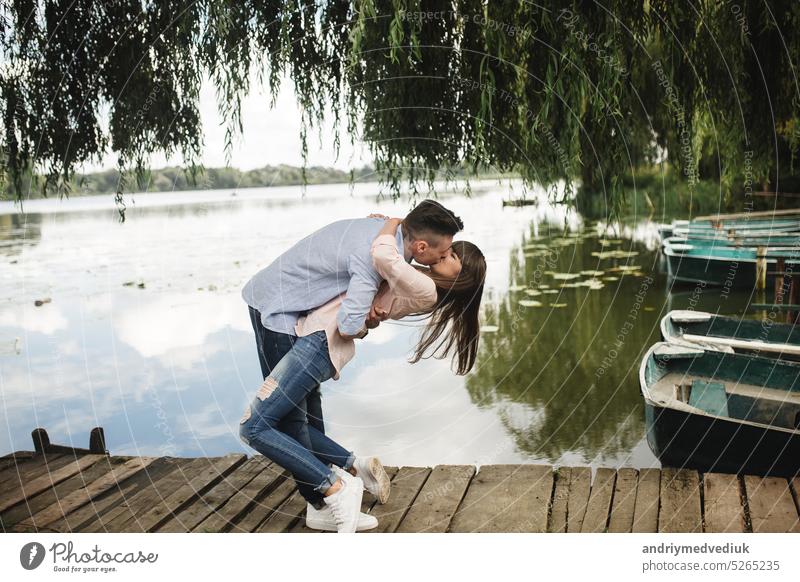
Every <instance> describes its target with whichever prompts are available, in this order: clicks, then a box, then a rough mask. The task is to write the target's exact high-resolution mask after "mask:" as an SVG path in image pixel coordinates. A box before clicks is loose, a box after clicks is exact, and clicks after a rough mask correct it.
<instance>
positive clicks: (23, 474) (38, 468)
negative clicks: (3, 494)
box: [0, 453, 75, 489]
mask: <svg viewBox="0 0 800 582" xmlns="http://www.w3.org/2000/svg"><path fill="white" fill-rule="evenodd" d="M74 460H75V457H74V456H72V455H65V454H55V453H51V454H49V455H47V456H44V455H37V456H36V458H35V459H31V460H30V461H28V462H26V463H23V464H21V465H17V466H12V467H10V468H9V469H7V470H6V471H5V472H4V473H3V474H2V475H0V488H3V489H6V488H8V487H19V484H20V483H24V482H25V481H31V480H33V479H36V478H38V477H41V476H42V475H44V474H45V473H47V472H48V470H50V471H55V470H56V469H60V468H61V467H63V466H64V465H66V464H67V463H69V462H70V461H74Z"/></svg>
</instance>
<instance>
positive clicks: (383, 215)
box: [367, 212, 389, 220]
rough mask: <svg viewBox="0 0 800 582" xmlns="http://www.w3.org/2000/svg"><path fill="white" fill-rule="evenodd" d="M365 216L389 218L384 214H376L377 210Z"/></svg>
mask: <svg viewBox="0 0 800 582" xmlns="http://www.w3.org/2000/svg"><path fill="white" fill-rule="evenodd" d="M367 218H381V219H383V220H389V217H388V216H386V215H385V214H378V213H377V212H375V213H373V214H370V215H369V216H367Z"/></svg>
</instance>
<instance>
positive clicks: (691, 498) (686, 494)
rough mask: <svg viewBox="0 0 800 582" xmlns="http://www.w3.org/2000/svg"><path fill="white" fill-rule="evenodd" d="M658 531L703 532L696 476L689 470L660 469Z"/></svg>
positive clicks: (698, 483)
mask: <svg viewBox="0 0 800 582" xmlns="http://www.w3.org/2000/svg"><path fill="white" fill-rule="evenodd" d="M658 531H659V532H666V533H676V532H701V531H703V520H702V508H701V506H700V476H699V475H698V474H697V471H690V470H689V469H672V468H669V467H665V468H663V469H661V510H660V511H659V514H658Z"/></svg>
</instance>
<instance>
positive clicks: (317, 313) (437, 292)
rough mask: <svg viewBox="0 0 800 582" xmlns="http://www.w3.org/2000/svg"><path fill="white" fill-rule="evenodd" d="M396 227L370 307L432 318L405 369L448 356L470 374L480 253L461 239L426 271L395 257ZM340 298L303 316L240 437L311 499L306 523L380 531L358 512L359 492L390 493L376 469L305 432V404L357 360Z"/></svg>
mask: <svg viewBox="0 0 800 582" xmlns="http://www.w3.org/2000/svg"><path fill="white" fill-rule="evenodd" d="M401 223H402V219H396V218H395V219H388V220H386V223H385V224H384V226H383V228H382V229H381V231H380V232H379V234H378V236H377V237H376V238H375V241H374V242H373V245H372V258H373V263H374V265H375V268H376V270H377V271H378V273H379V274H380V275H381V277H383V278H384V279H385V281H386V285H382V286H381V289H380V290H379V292H378V294H377V295H376V297H375V300H374V302H373V309H374V310H376V311H377V312H379V313H382V314H384V315H385V316H386V317H388V318H391V319H400V318H402V317H405V316H407V315H411V314H429V322H428V324H427V326H426V328H425V330H424V331H423V334H422V337H421V339H420V342H419V344H418V345H417V348H416V350H415V353H414V357H413V358H412V359H411V362H412V363H414V362H418V361H419V360H420V359H422V358H424V357H429V356H435V357H446V356H447V355H448V354H450V353H452V354H453V356H452V357H453V361H454V363H455V364H456V371H457V373H458V374H466V373H467V372H468V371H469V370H470V369H471V368H472V366H473V364H474V362H475V355H476V353H477V349H478V335H479V326H478V315H479V310H480V301H481V296H482V294H483V282H484V279H485V275H486V261H485V259H484V257H483V254H482V253H481V252H480V250H479V249H478V247H476V246H475V245H473V244H472V243H469V242H466V241H457V242H454V243H453V245H452V247H451V249H450V253H449V254H448V255H447V256H446V257H445V258H444V259H442V260H441V261H439V262H438V263H437V264H435V265H432V266H431V267H430V269H425V268H422V267H415V266H412V265H410V264H408V263H406V261H405V259H404V258H403V256H402V255H400V254H399V253H398V250H397V243H396V235H397V229H398V228H399V227H400V225H401ZM343 297H344V296H343V295H342V296H340V297H337V298H335V299H333V300H331V301H330V302H328V303H327V304H325V305H323V306H321V307H319V308H317V309H315V310H314V311H313V312H311V313H309V314H308V315H306V316H305V317H302V318H300V320H299V321H298V322H297V325H296V328H295V331H296V334H297V336H298V339H297V341H296V342H295V344H294V347H293V349H292V351H291V352H289V353H288V354H287V355H286V356H284V358H283V359H282V360H281V361H280V362H279V363H278V365H277V366H275V368H274V369H273V370H272V373H271V374H270V375H269V376H268V377H267V378H266V379H265V380H264V383H263V384H262V385H261V388H260V389H259V391H258V392H257V394H256V397H255V398H254V399H253V401H252V403H251V404H250V406H248V408H247V409H246V410H245V413H244V415H243V416H242V419H241V421H240V430H239V434H240V437H241V438H242V440H243V441H244V442H245V443H247V444H249V445H250V446H252V447H253V448H254V449H255V450H257V451H258V452H260V453H261V454H263V455H264V456H266V457H268V458H269V459H271V460H273V461H275V462H276V463H278V464H279V465H281V466H282V467H285V468H286V469H288V470H289V471H290V472H291V473H292V475H293V476H294V478H295V480H296V481H297V484H298V491H299V492H300V493H301V495H303V497H304V498H305V499H306V500H307V501H308V508H307V514H306V524H307V525H308V526H309V527H312V528H314V529H327V530H336V531H340V532H343V531H356V530H357V529H358V530H362V529H370V528H372V527H375V526H377V520H376V519H375V518H374V517H373V516H369V515H366V514H362V513H360V509H359V508H360V505H361V495H362V492H363V489H364V488H365V487H366V489H367V490H368V491H370V492H371V493H373V494H374V495H375V496H376V497H377V498H378V500H379V501H380V502H381V503H384V502H385V501H386V500H387V498H388V495H389V479H388V477H387V475H386V472H385V471H384V470H383V467H382V466H381V464H380V461H378V460H377V459H376V458H369V459H363V458H360V457H356V456H355V455H354V454H353V453H352V452H350V451H347V450H346V449H344V448H343V447H342V446H340V445H339V444H338V443H336V442H334V441H333V440H332V439H330V438H329V437H327V436H326V435H325V434H324V433H323V432H322V431H320V430H318V429H317V428H315V427H314V426H311V425H309V424H308V419H307V411H306V407H305V399H306V396H307V395H308V394H309V392H310V391H311V390H313V389H315V388H316V387H317V386H318V384H319V383H321V382H324V381H325V380H328V379H330V378H334V379H338V377H339V372H340V371H341V369H342V368H343V367H344V366H345V365H346V364H347V362H348V361H350V359H351V358H352V357H353V355H354V353H355V345H354V342H353V340H352V339H346V338H343V337H342V336H341V335H340V334H339V331H338V327H337V323H336V313H337V311H338V309H339V306H340V305H341V302H342V299H343ZM278 387H280V388H281V389H280V390H277V388H278ZM302 443H310V444H311V447H310V448H308V447H305V446H303V445H302ZM329 465H330V466H332V467H333V468H330V467H329ZM362 480H363V481H362Z"/></svg>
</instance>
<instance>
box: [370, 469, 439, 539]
mask: <svg viewBox="0 0 800 582" xmlns="http://www.w3.org/2000/svg"><path fill="white" fill-rule="evenodd" d="M430 474H431V470H430V469H428V468H427V467H402V468H401V469H400V470H399V471H397V474H396V475H395V476H394V478H393V479H392V494H391V495H390V496H389V500H388V501H387V502H386V504H385V505H375V506H373V508H372V511H371V513H370V515H374V516H375V517H376V518H377V519H378V527H377V528H375V529H374V530H372V531H373V532H375V533H386V532H388V533H391V532H394V531H396V530H397V526H398V525H400V522H401V521H402V520H403V518H404V517H405V516H406V513H408V510H409V509H410V508H411V506H412V505H413V504H414V501H416V499H417V495H419V492H420V490H422V487H423V485H424V484H425V482H426V481H427V480H428V477H429V476H430Z"/></svg>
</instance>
